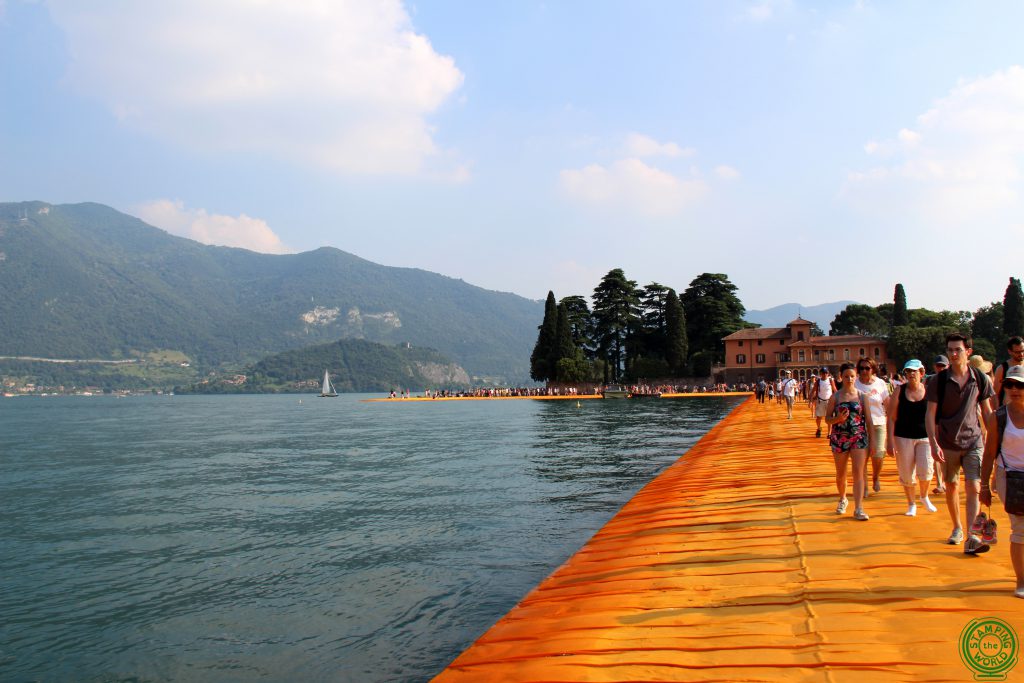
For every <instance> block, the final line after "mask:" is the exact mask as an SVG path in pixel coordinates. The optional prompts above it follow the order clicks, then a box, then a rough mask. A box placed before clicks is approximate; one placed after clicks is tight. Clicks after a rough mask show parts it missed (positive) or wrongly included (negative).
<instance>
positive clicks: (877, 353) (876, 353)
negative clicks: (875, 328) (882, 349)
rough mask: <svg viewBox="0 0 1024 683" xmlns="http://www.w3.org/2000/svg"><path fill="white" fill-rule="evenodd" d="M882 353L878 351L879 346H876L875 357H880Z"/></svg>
mask: <svg viewBox="0 0 1024 683" xmlns="http://www.w3.org/2000/svg"><path fill="white" fill-rule="evenodd" d="M880 355H881V354H880V353H879V352H878V347H877V346H876V347H875V358H878V357H879V356H880Z"/></svg>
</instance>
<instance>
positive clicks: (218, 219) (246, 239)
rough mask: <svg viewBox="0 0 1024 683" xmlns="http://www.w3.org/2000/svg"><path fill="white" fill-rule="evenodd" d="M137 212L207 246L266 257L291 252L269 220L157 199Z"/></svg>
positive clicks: (151, 221) (143, 205)
mask: <svg viewBox="0 0 1024 683" xmlns="http://www.w3.org/2000/svg"><path fill="white" fill-rule="evenodd" d="M134 213H135V214H136V215H137V216H138V217H139V218H141V219H142V220H144V221H145V222H147V223H149V224H150V225H154V226H156V227H158V228H161V229H162V230H166V231H167V232H169V233H171V234H172V235H178V236H180V237H187V238H189V239H193V240H196V241H197V242H202V243H203V244H216V245H219V246H223V247H241V248H242V249H250V250H252V251H258V252H261V253H264V254H287V253H290V252H291V250H290V249H288V248H287V247H286V246H285V245H284V244H283V243H282V242H281V238H279V237H278V236H277V235H276V234H274V231H273V230H271V229H270V226H269V225H267V223H266V221H263V220H260V219H259V218H252V217H251V216H246V215H245V214H244V213H243V214H241V215H239V216H237V217H235V216H225V215H222V214H216V213H214V214H211V213H207V212H206V210H205V209H186V208H185V205H184V203H183V202H182V201H181V200H177V201H171V200H170V199H157V200H154V201H150V202H146V203H144V204H142V205H140V206H138V207H136V209H135V211H134Z"/></svg>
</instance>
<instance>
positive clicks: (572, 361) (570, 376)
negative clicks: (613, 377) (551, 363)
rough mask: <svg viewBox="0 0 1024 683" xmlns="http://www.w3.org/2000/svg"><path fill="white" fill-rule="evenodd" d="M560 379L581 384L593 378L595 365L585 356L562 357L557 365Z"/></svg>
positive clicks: (560, 380) (566, 382)
mask: <svg viewBox="0 0 1024 683" xmlns="http://www.w3.org/2000/svg"><path fill="white" fill-rule="evenodd" d="M556 372H557V375H558V381H559V382H564V383H565V384H581V383H583V382H587V381H589V380H591V379H592V375H593V366H592V365H591V364H590V361H588V360H587V359H585V358H582V357H580V358H561V359H559V361H558V365H557V367H556Z"/></svg>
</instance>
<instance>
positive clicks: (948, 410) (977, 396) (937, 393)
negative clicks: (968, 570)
mask: <svg viewBox="0 0 1024 683" xmlns="http://www.w3.org/2000/svg"><path fill="white" fill-rule="evenodd" d="M971 347H972V341H971V338H970V337H968V336H966V335H963V334H959V333H954V334H950V335H948V336H947V337H946V355H947V356H948V357H949V359H950V364H949V368H948V369H946V370H943V371H942V372H939V373H938V374H936V375H935V376H934V377H933V378H932V379H931V381H930V382H928V388H927V391H926V392H925V400H926V401H928V409H927V415H926V417H925V428H926V429H927V431H928V441H929V443H930V445H931V448H932V454H933V457H934V458H935V460H936V461H937V462H939V463H942V464H943V465H944V468H943V470H944V471H943V480H944V481H945V482H946V508H947V509H948V510H949V516H950V519H952V521H953V532H952V533H951V534H950V536H949V539H948V543H949V544H950V545H957V544H959V543H961V542H962V541H963V540H964V530H963V525H962V524H961V523H960V495H959V493H960V491H959V486H960V482H959V480H960V470H961V469H963V472H964V491H965V492H966V493H967V519H968V520H971V521H972V522H973V521H974V520H975V519H976V518H977V516H978V512H979V511H980V509H981V504H980V500H979V495H980V493H981V456H982V452H983V450H984V445H985V443H984V438H983V436H982V431H981V423H980V421H979V420H978V412H979V408H980V409H981V414H982V417H983V418H984V419H986V420H987V419H988V416H989V414H991V412H992V401H991V399H992V397H993V396H995V392H994V391H993V390H992V383H991V382H990V381H989V379H988V377H987V376H986V375H984V374H983V373H982V372H981V371H980V370H976V369H974V368H972V367H970V365H969V364H968V362H967V359H968V357H969V356H970V355H971V351H972V348H971ZM986 550H988V546H987V545H984V544H983V543H982V542H981V539H980V538H978V537H977V536H976V535H975V534H974V533H973V529H972V534H971V537H970V538H969V539H967V543H966V544H965V545H964V552H965V553H967V554H974V553H979V552H985V551H986Z"/></svg>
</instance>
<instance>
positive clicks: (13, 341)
mask: <svg viewBox="0 0 1024 683" xmlns="http://www.w3.org/2000/svg"><path fill="white" fill-rule="evenodd" d="M542 317H543V302H540V301H531V300H529V299H525V298H523V297H520V296H517V295H515V294H507V293H501V292H492V291H488V290H485V289H482V288H480V287H475V286H473V285H470V284H467V283H465V282H462V281H461V280H456V279H453V278H449V277H445V276H443V275H437V274H435V273H430V272H427V271H423V270H418V269H413V268H393V267H388V266H382V265H378V264H376V263H371V262H370V261H366V260H364V259H361V258H359V257H357V256H354V255H352V254H349V253H346V252H344V251H341V250H339V249H334V248H330V247H323V248H320V249H316V250H314V251H310V252H304V253H301V254H287V255H268V254H258V253H255V252H251V251H246V250H243V249H234V248H228V247H214V246H207V245H203V244H200V243H198V242H194V241H192V240H188V239H184V238H181V237H175V236H173V235H170V234H168V233H166V232H164V231H162V230H159V229H157V228H154V227H152V226H150V225H147V224H146V223H144V222H142V221H141V220H139V219H137V218H134V217H132V216H128V215H126V214H123V213H120V212H118V211H116V210H114V209H112V208H110V207H107V206H103V205H100V204H91V203H87V204H72V205H51V204H46V203H43V202H21V203H12V204H0V320H3V323H4V324H3V325H0V355H33V356H45V357H53V358H123V357H130V356H133V355H137V354H139V353H144V352H147V351H152V350H155V349H170V350H177V351H181V352H182V353H185V354H186V355H188V356H189V357H190V358H192V359H194V360H196V361H198V362H200V363H203V364H206V365H217V364H222V363H237V364H242V363H251V362H254V361H256V360H258V359H260V358H262V357H264V356H267V355H268V354H272V353H276V352H280V351H286V350H289V349H295V348H300V347H305V346H310V345H313V344H318V343H325V342H331V341H336V340H338V339H342V338H348V339H367V340H370V341H375V342H380V343H384V344H398V343H402V342H409V343H411V344H412V345H413V346H416V347H428V348H432V349H436V350H438V351H440V352H441V353H442V354H444V355H445V356H447V357H449V358H451V359H452V360H453V361H455V362H456V363H458V364H459V365H460V366H462V367H464V368H465V369H466V370H467V371H468V372H469V373H470V374H471V375H475V376H478V377H482V376H487V377H494V378H496V379H500V380H501V381H506V382H522V381H527V378H528V375H529V367H528V364H529V356H530V351H531V349H532V346H533V342H534V338H535V336H536V330H537V325H538V324H539V323H540V320H541V318H542Z"/></svg>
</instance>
